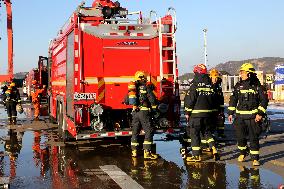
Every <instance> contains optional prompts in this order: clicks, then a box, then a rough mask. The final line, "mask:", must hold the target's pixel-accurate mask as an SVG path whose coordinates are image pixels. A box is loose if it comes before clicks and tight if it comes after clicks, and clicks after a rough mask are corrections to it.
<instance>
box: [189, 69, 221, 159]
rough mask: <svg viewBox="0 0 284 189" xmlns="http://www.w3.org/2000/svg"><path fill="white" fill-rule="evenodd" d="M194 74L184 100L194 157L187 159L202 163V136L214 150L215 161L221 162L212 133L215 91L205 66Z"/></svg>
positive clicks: (195, 70)
mask: <svg viewBox="0 0 284 189" xmlns="http://www.w3.org/2000/svg"><path fill="white" fill-rule="evenodd" d="M193 72H194V74H195V75H194V79H193V84H192V85H191V86H190V89H189V91H188V93H187V94H186V96H185V99H184V106H185V116H186V119H187V120H188V126H187V128H186V130H187V133H188V135H190V138H191V147H192V156H191V157H187V158H186V160H187V161H189V162H191V161H193V162H197V161H201V157H200V153H201V152H200V150H201V147H200V145H201V144H200V143H201V137H200V136H201V135H202V136H203V137H204V139H205V140H206V141H207V143H208V145H209V147H210V148H211V149H212V153H213V157H214V159H215V160H219V158H220V157H219V154H218V151H217V149H216V147H215V141H214V138H213V136H212V133H211V129H212V115H213V114H212V113H213V111H215V110H214V108H215V107H216V105H215V102H214V90H213V88H212V85H211V81H210V78H209V76H208V74H207V68H206V66H205V65H204V64H199V65H196V66H195V67H194V70H193Z"/></svg>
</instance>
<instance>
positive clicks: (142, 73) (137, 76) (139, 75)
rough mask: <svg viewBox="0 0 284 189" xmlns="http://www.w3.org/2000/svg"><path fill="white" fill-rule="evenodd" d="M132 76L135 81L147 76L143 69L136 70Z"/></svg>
mask: <svg viewBox="0 0 284 189" xmlns="http://www.w3.org/2000/svg"><path fill="white" fill-rule="evenodd" d="M134 78H135V81H140V80H141V79H142V78H144V79H146V78H147V76H146V73H145V72H143V71H137V72H136V73H135V76H134Z"/></svg>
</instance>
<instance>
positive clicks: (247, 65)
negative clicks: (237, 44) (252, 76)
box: [240, 62, 255, 73]
mask: <svg viewBox="0 0 284 189" xmlns="http://www.w3.org/2000/svg"><path fill="white" fill-rule="evenodd" d="M240 71H246V72H248V73H255V69H254V67H253V65H252V64H251V63H248V62H247V63H244V64H243V65H242V66H241V68H240Z"/></svg>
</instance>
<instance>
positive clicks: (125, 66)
mask: <svg viewBox="0 0 284 189" xmlns="http://www.w3.org/2000/svg"><path fill="white" fill-rule="evenodd" d="M136 14H137V15H136ZM149 15H150V16H149V17H148V18H145V17H144V16H143V15H142V12H141V11H138V12H129V11H128V10H127V9H126V8H123V7H121V6H120V3H119V2H112V1H110V0H96V1H94V3H93V5H92V7H85V5H84V4H81V5H79V6H78V8H77V9H76V11H75V12H74V13H73V14H72V15H71V17H70V18H69V19H68V21H67V22H66V23H65V25H64V26H63V27H62V28H61V29H60V30H59V32H58V35H57V37H56V38H54V39H53V40H52V41H51V42H50V46H49V66H48V67H49V79H50V81H49V87H48V88H49V90H48V91H49V106H50V116H51V117H52V118H54V119H55V121H56V122H57V123H58V125H59V133H60V136H61V137H62V138H63V139H67V138H66V137H67V136H68V138H69V137H72V138H76V139H77V140H79V139H89V138H105V137H120V136H131V134H132V133H131V128H130V121H131V107H130V106H129V105H125V104H123V103H122V102H123V100H124V97H125V96H126V94H127V91H128V89H127V86H128V83H129V82H130V81H132V80H133V77H134V74H135V72H136V71H138V70H142V71H145V72H147V74H148V81H149V82H150V83H151V85H152V86H153V89H154V93H155V94H156V96H157V97H158V99H159V100H160V105H159V110H160V112H161V113H160V116H159V117H158V118H157V125H158V127H160V128H161V127H169V126H170V127H175V126H179V107H180V101H179V91H178V83H177V77H178V70H177V56H176V40H175V39H176V38H175V32H176V15H175V10H174V8H169V10H168V13H167V14H166V15H165V16H164V17H159V18H158V17H157V14H156V13H155V12H154V11H151V12H150V14H149ZM136 17H138V18H136Z"/></svg>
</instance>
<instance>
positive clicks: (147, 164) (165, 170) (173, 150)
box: [0, 109, 284, 189]
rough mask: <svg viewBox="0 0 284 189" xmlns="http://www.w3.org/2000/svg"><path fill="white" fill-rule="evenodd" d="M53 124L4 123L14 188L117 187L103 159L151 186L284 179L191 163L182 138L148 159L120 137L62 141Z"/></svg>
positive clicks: (4, 155)
mask: <svg viewBox="0 0 284 189" xmlns="http://www.w3.org/2000/svg"><path fill="white" fill-rule="evenodd" d="M0 110H1V109H0ZM1 112H2V113H5V112H3V111H2V110H1V111H0V114H1ZM31 115H32V114H31ZM2 118H3V116H2V115H1V119H2ZM36 124H37V123H35V125H36ZM55 130H56V129H55ZM55 130H48V131H47V130H46V131H25V132H18V131H15V130H7V129H6V127H3V128H1V129H0V139H1V140H2V142H3V145H1V147H0V151H1V152H0V176H1V177H9V179H10V184H11V187H12V188H96V187H97V188H118V185H117V184H116V183H115V182H114V181H113V180H112V179H111V178H110V177H109V176H108V175H107V174H106V173H105V172H104V171H103V170H102V169H100V166H103V165H116V166H117V167H118V168H120V169H121V170H122V171H124V172H125V173H126V174H127V175H129V176H130V177H131V178H132V179H134V180H135V181H137V182H138V183H139V184H140V185H142V186H143V187H144V188H149V189H150V188H171V189H175V188H218V189H219V188H220V189H221V188H277V187H278V185H279V184H283V183H284V180H283V178H282V177H280V176H279V175H277V174H275V173H273V172H271V171H268V170H265V169H261V168H260V169H257V168H251V167H243V166H238V165H233V164H224V163H214V162H206V163H189V164H188V163H186V162H184V161H183V160H182V159H181V157H180V154H179V146H180V144H179V142H178V141H156V142H157V146H158V147H157V150H158V153H160V154H161V155H162V157H163V158H160V159H158V160H153V161H144V159H143V157H138V158H134V159H133V158H131V157H130V154H131V150H130V147H129V146H127V145H125V144H123V143H122V142H119V141H117V140H115V141H110V140H108V141H92V142H88V141H78V142H69V143H67V144H64V143H62V142H60V141H58V138H57V132H56V131H55ZM159 137H160V136H156V139H159ZM110 142H111V144H112V145H109V144H110Z"/></svg>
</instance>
